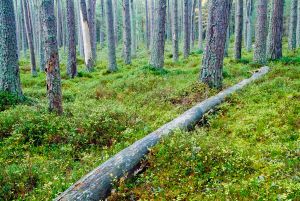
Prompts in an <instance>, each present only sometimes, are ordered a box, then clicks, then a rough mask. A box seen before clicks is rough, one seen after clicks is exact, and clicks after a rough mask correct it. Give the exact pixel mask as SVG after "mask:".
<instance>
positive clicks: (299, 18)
mask: <svg viewBox="0 0 300 201" xmlns="http://www.w3.org/2000/svg"><path fill="white" fill-rule="evenodd" d="M297 6H298V9H297V31H296V46H297V48H300V1H299V0H298V5H297Z"/></svg>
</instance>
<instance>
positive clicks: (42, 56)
mask: <svg viewBox="0 0 300 201" xmlns="http://www.w3.org/2000/svg"><path fill="white" fill-rule="evenodd" d="M41 18H42V9H41V8H40V7H39V29H40V31H39V38H40V41H39V42H40V71H41V72H44V71H45V66H46V61H45V48H44V47H45V43H44V37H43V26H42V21H41Z"/></svg>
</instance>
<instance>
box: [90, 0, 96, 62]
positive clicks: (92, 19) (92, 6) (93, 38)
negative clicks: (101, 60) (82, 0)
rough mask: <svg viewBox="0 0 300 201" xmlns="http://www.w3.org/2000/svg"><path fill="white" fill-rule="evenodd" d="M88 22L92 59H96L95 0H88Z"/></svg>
mask: <svg viewBox="0 0 300 201" xmlns="http://www.w3.org/2000/svg"><path fill="white" fill-rule="evenodd" d="M88 23H89V28H90V35H91V46H92V56H93V61H96V59H97V36H96V0H88Z"/></svg>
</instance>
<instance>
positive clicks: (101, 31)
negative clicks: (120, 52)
mask: <svg viewBox="0 0 300 201" xmlns="http://www.w3.org/2000/svg"><path fill="white" fill-rule="evenodd" d="M100 6H101V7H100V8H101V13H100V14H101V15H100V46H101V47H102V48H103V47H104V41H105V34H104V30H105V17H104V16H105V13H104V12H105V11H104V0H101V5H100Z"/></svg>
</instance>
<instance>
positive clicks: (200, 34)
mask: <svg viewBox="0 0 300 201" xmlns="http://www.w3.org/2000/svg"><path fill="white" fill-rule="evenodd" d="M198 9H199V13H198V31H199V33H198V48H199V50H202V49H203V37H202V35H203V25H202V23H203V22H202V0H199V5H198Z"/></svg>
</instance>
